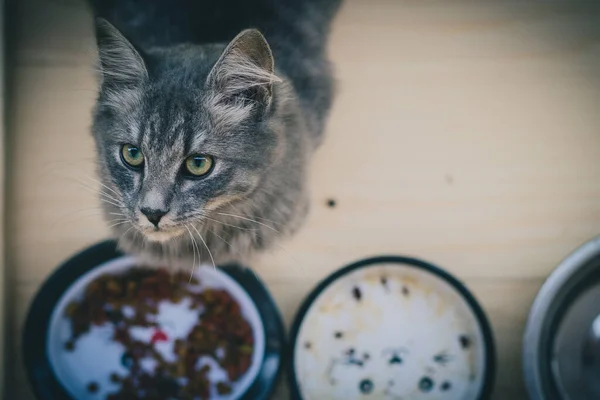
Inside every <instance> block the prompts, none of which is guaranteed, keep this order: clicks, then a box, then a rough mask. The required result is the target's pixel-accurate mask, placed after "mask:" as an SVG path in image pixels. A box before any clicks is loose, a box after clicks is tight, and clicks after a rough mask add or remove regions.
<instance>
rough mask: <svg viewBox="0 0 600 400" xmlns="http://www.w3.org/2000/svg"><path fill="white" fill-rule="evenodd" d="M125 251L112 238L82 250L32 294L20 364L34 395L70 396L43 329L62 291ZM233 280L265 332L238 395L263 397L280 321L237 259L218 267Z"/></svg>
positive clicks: (268, 390) (275, 370)
mask: <svg viewBox="0 0 600 400" xmlns="http://www.w3.org/2000/svg"><path fill="white" fill-rule="evenodd" d="M123 256H125V255H124V254H123V253H121V252H120V251H119V250H118V249H117V245H116V242H114V241H112V240H107V241H104V242H100V243H98V244H95V245H93V246H91V247H88V248H86V249H84V250H83V251H81V252H79V253H77V254H75V255H74V256H73V257H71V258H70V259H68V260H67V261H65V262H64V263H63V264H62V265H60V266H59V267H58V268H57V269H56V270H55V271H54V272H53V273H52V274H51V275H50V276H49V277H48V278H47V279H46V281H45V282H44V283H43V285H42V287H41V288H40V289H39V290H38V292H37V294H36V296H35V297H34V299H33V301H32V303H31V305H30V307H29V311H28V313H27V318H26V320H25V324H24V328H23V342H22V345H21V347H22V348H21V351H22V354H23V359H24V364H25V369H26V373H27V377H28V379H29V382H30V384H31V385H32V388H33V392H34V395H35V397H36V399H38V400H51V399H52V400H76V399H73V397H71V396H70V395H69V394H68V392H67V390H66V389H65V388H64V387H63V386H62V385H61V384H60V382H59V381H58V379H57V377H56V375H55V373H54V371H53V369H52V366H51V365H50V361H49V359H48V356H47V334H48V329H49V323H50V318H51V316H52V313H53V311H54V307H55V306H56V304H57V302H58V301H59V299H60V298H61V296H62V295H63V293H64V292H65V291H66V290H67V289H68V288H69V287H70V286H71V284H73V282H75V281H76V280H77V279H79V277H80V276H81V275H83V274H85V273H87V272H89V271H91V270H92V269H94V268H95V267H97V266H99V265H101V264H104V263H106V262H108V261H111V260H113V259H116V258H120V257H123ZM219 269H221V270H222V271H223V272H225V273H226V274H228V275H229V276H230V277H231V278H232V279H234V280H235V281H236V282H237V283H238V284H239V285H240V286H242V288H243V289H244V290H246V291H247V293H248V295H249V296H250V298H252V300H253V301H254V303H255V306H256V308H257V310H258V313H259V315H260V317H261V319H262V323H263V327H264V331H265V354H264V357H263V362H262V366H261V369H260V370H259V371H258V373H257V376H256V379H255V381H254V382H253V383H252V384H251V385H250V387H249V388H248V389H247V391H246V392H245V393H244V394H243V395H242V396H241V397H240V398H239V399H240V400H263V399H264V400H266V399H268V398H269V397H270V396H271V394H272V393H273V391H274V389H275V386H276V383H277V381H278V379H279V377H280V375H281V372H282V369H283V368H282V366H283V362H282V354H283V349H284V348H285V330H284V325H283V320H282V318H281V315H280V313H279V310H278V309H277V306H276V305H275V302H274V301H273V298H272V297H271V295H270V294H269V292H268V290H267V288H266V286H265V285H264V284H263V283H262V282H261V281H260V280H259V279H258V277H257V276H256V275H255V274H254V272H253V271H251V270H249V269H248V268H245V267H242V266H240V265H237V264H228V265H224V266H220V267H219Z"/></svg>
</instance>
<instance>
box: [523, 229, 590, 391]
mask: <svg viewBox="0 0 600 400" xmlns="http://www.w3.org/2000/svg"><path fill="white" fill-rule="evenodd" d="M599 255H600V236H599V237H596V238H594V239H592V240H590V241H589V242H587V243H585V244H584V245H582V246H581V247H579V248H578V249H576V250H575V251H573V252H572V253H571V254H570V255H569V256H568V257H567V258H565V259H564V260H563V261H562V262H561V263H560V264H559V265H558V267H557V268H556V269H555V270H554V271H553V272H552V273H551V274H550V276H549V277H548V279H546V281H545V282H544V284H543V285H542V288H541V289H540V291H539V292H538V294H537V296H536V298H535V300H534V302H533V305H532V306H531V310H530V312H529V317H528V319H527V324H526V327H525V334H524V337H523V360H522V362H523V375H524V378H525V385H526V387H527V391H528V392H529V396H530V399H531V400H547V398H546V397H544V387H543V384H542V377H541V375H540V371H539V369H538V366H537V360H538V359H539V357H540V352H541V349H540V341H541V338H542V335H543V324H542V321H543V320H544V319H545V318H547V316H548V311H549V309H550V307H551V306H552V304H553V303H552V302H553V299H554V298H555V297H556V296H557V295H558V294H559V293H560V292H561V291H562V290H563V286H564V285H565V284H566V283H567V282H568V281H569V280H570V279H571V278H572V277H573V275H574V274H575V273H576V272H578V271H579V269H580V268H581V267H583V266H585V265H586V264H587V263H589V262H590V261H591V260H592V259H593V258H595V257H597V256H599Z"/></svg>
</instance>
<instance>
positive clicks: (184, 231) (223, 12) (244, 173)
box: [92, 0, 340, 266]
mask: <svg viewBox="0 0 600 400" xmlns="http://www.w3.org/2000/svg"><path fill="white" fill-rule="evenodd" d="M339 1H340V0H280V1H277V0H246V1H244V0H204V1H202V0H176V1H172V0H169V1H167V0H146V1H134V0H93V1H92V5H93V9H94V13H95V15H96V16H97V17H101V18H104V19H106V20H108V21H109V22H110V23H112V24H113V25H114V26H115V27H116V28H117V29H118V30H119V31H120V32H121V33H122V34H123V36H122V35H121V33H119V31H117V30H116V29H115V28H114V27H113V26H111V25H110V24H107V23H105V22H100V23H99V25H98V27H97V36H98V44H99V54H100V66H101V70H102V83H101V88H100V94H99V98H98V103H97V106H96V109H95V113H94V124H93V132H94V137H95V140H96V145H97V149H98V152H99V170H100V177H101V179H102V182H103V185H106V186H103V188H104V189H105V190H103V194H101V196H102V198H103V199H104V200H105V204H106V207H105V211H106V216H107V217H108V219H109V220H111V221H115V223H116V224H118V225H116V226H115V227H114V229H115V233H116V235H117V236H118V237H119V238H120V243H121V245H122V247H123V248H124V249H125V250H126V251H128V252H131V253H134V254H137V255H139V256H141V257H142V258H143V259H145V260H146V261H148V262H151V263H156V264H160V263H165V262H168V263H169V264H170V265H182V266H186V265H187V266H189V265H191V264H190V262H191V261H192V260H193V259H194V257H196V259H197V257H198V256H199V257H200V258H201V259H202V261H204V262H210V257H211V256H212V257H213V258H214V259H215V262H217V263H220V262H224V261H229V260H232V259H240V258H242V259H243V258H244V257H245V256H247V255H248V254H250V253H252V252H253V251H256V250H261V249H263V248H266V247H269V245H271V244H272V243H273V242H274V241H276V240H277V238H278V237H279V236H281V235H288V234H291V233H293V232H294V231H295V230H296V229H297V228H298V227H299V226H300V224H301V223H302V221H303V219H304V217H305V214H306V212H307V208H308V193H307V188H306V172H307V168H308V164H309V162H310V158H311V155H312V153H313V151H314V150H315V148H316V147H317V146H318V145H319V143H320V142H321V140H322V135H323V129H324V124H325V121H326V118H327V115H328V112H329V109H330V107H331V103H332V97H333V94H332V92H333V83H332V77H331V69H330V66H329V63H328V62H327V59H326V54H325V52H326V43H327V35H328V32H329V28H330V22H331V20H332V18H333V17H334V15H335V13H336V11H337V9H338V6H339ZM249 28H256V29H258V30H259V31H260V32H262V33H263V34H264V37H265V38H266V42H267V43H268V45H267V43H265V41H264V39H263V37H262V36H261V35H260V34H259V33H258V32H257V31H248V30H246V31H244V32H243V33H241V34H239V33H240V32H241V31H243V30H245V29H249ZM238 34H239V35H238ZM236 35H238V36H236ZM125 38H127V39H128V40H127V39H125ZM234 38H235V39H234ZM230 41H231V42H230ZM228 43H229V44H228ZM269 46H270V48H269ZM271 51H272V55H271ZM273 59H274V66H275V68H274V69H273ZM123 154H125V159H123V157H124V156H123ZM140 154H143V156H140ZM194 157H195V158H194ZM190 158H191V159H192V160H195V161H193V162H195V163H197V165H196V164H194V165H192V167H194V168H196V169H195V170H194V171H202V170H199V169H198V168H201V167H203V166H205V165H206V163H207V162H209V161H210V165H211V166H212V167H211V168H210V169H207V171H208V172H206V173H205V174H203V175H201V176H196V175H195V174H192V175H191V174H190V173H189V169H186V168H187V167H186V165H187V164H186V163H187V162H188V160H189V159H190ZM140 160H141V161H140ZM138 162H140V164H139V165H137V163H138ZM203 163H204V164H203ZM134 164H136V165H134ZM207 248H208V249H210V253H211V254H209V252H208V251H207Z"/></svg>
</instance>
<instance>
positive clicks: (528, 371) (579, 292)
mask: <svg viewBox="0 0 600 400" xmlns="http://www.w3.org/2000/svg"><path fill="white" fill-rule="evenodd" d="M599 314H600V238H596V239H593V240H591V241H589V242H588V243H586V244H584V245H583V246H581V247H580V248H578V249H577V250H575V251H574V252H573V253H572V254H571V255H569V256H568V257H567V258H566V259H565V260H563V261H562V262H561V263H560V265H559V266H558V267H557V268H556V269H555V270H554V272H553V273H552V274H551V275H550V276H549V277H548V279H547V280H546V281H545V282H544V284H543V286H542V288H541V289H540V291H539V293H538V295H537V296H536V298H535V300H534V302H533V305H532V307H531V310H530V313H529V318H528V320H527V326H526V329H525V335H524V338H523V373H524V378H525V383H526V386H527V390H528V392H529V396H530V398H531V399H532V400H550V399H551V400H571V399H572V400H588V399H589V400H592V399H597V398H598V397H599V394H598V393H600V390H599V388H598V384H599V383H600V380H599V379H598V369H597V368H598V365H596V366H594V365H593V363H590V362H589V361H590V360H589V358H590V356H594V354H593V353H594V347H595V349H596V350H600V347H598V346H600V342H599V341H596V343H594V341H592V342H591V343H590V340H589V339H590V335H591V333H592V332H593V329H592V326H593V324H594V321H595V319H596V317H597V316H598V315H599ZM590 344H591V346H592V347H587V348H586V345H590ZM591 361H594V360H591ZM597 361H598V360H596V362H597Z"/></svg>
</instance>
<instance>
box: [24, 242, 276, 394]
mask: <svg viewBox="0 0 600 400" xmlns="http://www.w3.org/2000/svg"><path fill="white" fill-rule="evenodd" d="M283 346H284V328H283V324H282V320H281V317H280V315H279V312H278V310H277V308H276V306H275V303H274V302H273V300H272V298H271V296H270V294H269V293H268V291H267V289H266V287H265V286H264V285H263V284H262V282H260V281H259V279H258V278H257V277H256V275H255V274H254V272H252V271H251V270H249V269H247V268H244V267H241V266H238V265H227V266H221V267H217V268H213V266H212V265H211V266H210V267H208V266H204V265H200V266H198V267H197V268H195V270H194V272H193V273H191V268H190V270H188V271H183V270H171V269H170V268H169V267H168V266H164V267H163V268H156V267H153V268H150V267H146V266H144V265H143V264H140V263H138V262H137V260H136V259H135V258H133V257H129V256H125V255H123V254H121V253H120V252H119V251H118V250H117V249H116V244H115V243H114V242H112V241H107V242H103V243H100V244H98V245H96V246H93V247H91V248H89V249H87V250H85V251H83V252H81V253H79V254H78V255H76V256H75V257H73V258H72V259H70V260H69V261H67V262H66V263H64V264H63V265H62V266H60V267H59V268H58V269H57V270H56V271H55V272H54V274H53V275H51V276H50V277H49V278H48V279H47V281H46V282H45V283H44V285H43V286H42V288H41V289H40V291H39V292H38V294H37V296H36V297H35V298H34V300H33V302H32V304H31V307H30V310H29V314H28V316H27V320H26V323H25V327H24V333H23V355H24V360H25V367H26V370H27V373H28V377H29V380H30V382H31V384H32V388H33V391H34V394H35V396H36V398H37V399H39V400H48V399H65V400H76V399H77V400H78V399H90V400H96V399H97V400H125V399H127V400H130V399H147V400H169V399H181V400H187V399H189V400H237V399H248V400H250V399H252V400H261V399H268V398H269V396H270V395H271V394H272V392H273V389H274V386H275V383H276V381H277V378H278V376H279V373H280V370H281V368H280V366H281V354H282V351H283Z"/></svg>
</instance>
